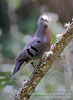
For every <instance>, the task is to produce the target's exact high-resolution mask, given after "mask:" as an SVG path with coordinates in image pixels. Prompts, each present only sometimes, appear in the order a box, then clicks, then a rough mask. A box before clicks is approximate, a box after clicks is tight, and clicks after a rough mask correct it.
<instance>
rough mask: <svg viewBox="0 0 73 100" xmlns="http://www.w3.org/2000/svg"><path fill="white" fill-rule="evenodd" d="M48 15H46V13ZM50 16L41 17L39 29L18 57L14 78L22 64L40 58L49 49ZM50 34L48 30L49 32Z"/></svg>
mask: <svg viewBox="0 0 73 100" xmlns="http://www.w3.org/2000/svg"><path fill="white" fill-rule="evenodd" d="M45 16H46V15H45ZM47 20H48V18H46V19H45V18H44V17H41V18H40V23H39V26H38V29H37V31H36V32H35V34H34V36H33V37H32V40H31V41H30V42H29V43H28V44H27V45H26V46H25V47H24V48H23V50H22V51H21V52H20V53H19V55H18V56H17V57H16V65H15V68H14V72H13V76H12V79H13V78H14V76H15V74H16V72H17V71H18V70H19V69H20V68H21V67H22V65H23V64H24V63H25V64H27V63H28V62H33V61H34V60H37V59H40V58H41V57H42V55H43V53H44V52H46V51H48V50H49V47H50V38H48V39H47V36H46V34H45V33H46V32H47V31H46V29H47V28H48V26H47V24H46V23H45V22H47ZM47 34H48V32H47Z"/></svg>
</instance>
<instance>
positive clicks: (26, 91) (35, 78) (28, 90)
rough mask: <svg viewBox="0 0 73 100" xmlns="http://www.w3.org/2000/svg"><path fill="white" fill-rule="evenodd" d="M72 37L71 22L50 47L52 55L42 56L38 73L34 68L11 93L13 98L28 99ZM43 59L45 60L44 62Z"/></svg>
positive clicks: (72, 24)
mask: <svg viewBox="0 0 73 100" xmlns="http://www.w3.org/2000/svg"><path fill="white" fill-rule="evenodd" d="M72 38H73V22H72V23H71V24H69V26H68V27H67V28H66V31H65V32H64V33H63V35H62V36H61V38H60V39H57V41H56V43H55V44H54V45H53V46H52V47H51V49H50V51H52V52H53V55H51V56H50V55H48V57H47V58H46V56H45V58H46V59H45V58H43V59H42V61H41V62H40V64H39V66H38V70H39V73H37V72H36V71H35V70H34V71H33V73H32V75H31V76H30V79H29V80H28V81H26V82H25V83H24V85H23V86H21V88H20V89H19V91H17V92H16V93H15V94H14V95H13V100H28V99H29V98H30V96H31V95H32V93H33V92H34V90H35V88H36V86H37V85H38V83H39V82H40V81H41V79H42V78H43V77H44V75H45V74H46V72H47V71H48V69H49V68H51V65H52V63H53V62H54V61H55V60H56V58H57V57H58V56H59V54H60V53H61V52H62V51H63V50H64V48H65V47H66V46H67V45H68V43H69V42H70V41H71V40H72ZM44 60H45V62H44Z"/></svg>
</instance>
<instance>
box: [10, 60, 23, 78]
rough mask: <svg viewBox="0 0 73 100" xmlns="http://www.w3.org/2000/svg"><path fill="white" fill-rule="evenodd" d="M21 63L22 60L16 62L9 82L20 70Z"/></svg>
mask: <svg viewBox="0 0 73 100" xmlns="http://www.w3.org/2000/svg"><path fill="white" fill-rule="evenodd" d="M23 63H24V61H23V60H22V61H17V62H16V65H15V68H14V71H13V75H12V77H11V80H13V79H14V77H15V75H16V73H17V72H18V70H19V69H20V68H21V66H22V64H23Z"/></svg>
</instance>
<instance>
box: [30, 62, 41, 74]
mask: <svg viewBox="0 0 73 100" xmlns="http://www.w3.org/2000/svg"><path fill="white" fill-rule="evenodd" d="M31 64H32V67H33V68H34V71H35V72H36V73H40V71H39V68H37V67H35V66H34V64H33V62H31Z"/></svg>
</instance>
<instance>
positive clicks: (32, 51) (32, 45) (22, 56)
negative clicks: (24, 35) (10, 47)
mask: <svg viewBox="0 0 73 100" xmlns="http://www.w3.org/2000/svg"><path fill="white" fill-rule="evenodd" d="M42 48H43V45H42V40H41V38H40V37H36V36H35V37H33V38H32V40H31V41H30V42H29V43H28V44H27V45H26V46H25V47H24V48H23V50H22V51H21V52H20V53H19V55H18V56H17V57H16V61H19V60H24V61H25V60H28V58H31V59H32V58H34V57H35V56H37V55H38V54H39V53H40V51H42ZM39 55H40V54H39Z"/></svg>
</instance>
